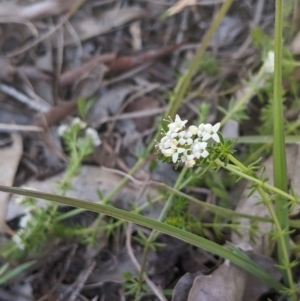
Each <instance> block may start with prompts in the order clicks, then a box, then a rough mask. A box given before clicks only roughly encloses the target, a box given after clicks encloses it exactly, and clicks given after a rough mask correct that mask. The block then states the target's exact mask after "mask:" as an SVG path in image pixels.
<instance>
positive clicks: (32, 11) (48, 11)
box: [0, 0, 73, 20]
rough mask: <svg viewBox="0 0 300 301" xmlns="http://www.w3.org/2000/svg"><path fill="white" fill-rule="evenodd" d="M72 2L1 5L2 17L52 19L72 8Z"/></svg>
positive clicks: (47, 1) (57, 0)
mask: <svg viewBox="0 0 300 301" xmlns="http://www.w3.org/2000/svg"><path fill="white" fill-rule="evenodd" d="M72 3H73V1H72V0H67V1H66V0H64V1H59V0H56V1H50V0H46V1H40V2H37V3H32V4H28V5H25V6H24V5H18V4H16V3H11V2H10V3H8V2H5V3H1V5H0V16H4V17H18V18H23V19H27V20H33V19H38V18H45V17H51V16H55V15H59V14H61V13H63V12H64V11H66V10H68V9H70V7H71V6H72Z"/></svg>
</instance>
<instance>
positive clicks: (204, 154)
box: [201, 149, 209, 158]
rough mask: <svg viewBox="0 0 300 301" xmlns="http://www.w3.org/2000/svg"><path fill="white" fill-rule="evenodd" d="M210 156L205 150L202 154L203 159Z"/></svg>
mask: <svg viewBox="0 0 300 301" xmlns="http://www.w3.org/2000/svg"><path fill="white" fill-rule="evenodd" d="M208 155H209V152H208V151H207V150H206V149H205V150H204V151H203V152H202V154H201V157H203V158H206V157H207V156H208Z"/></svg>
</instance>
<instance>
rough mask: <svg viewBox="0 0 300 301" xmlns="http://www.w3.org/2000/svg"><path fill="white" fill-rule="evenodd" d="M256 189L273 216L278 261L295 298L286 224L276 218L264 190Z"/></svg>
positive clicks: (295, 298) (294, 298)
mask: <svg viewBox="0 0 300 301" xmlns="http://www.w3.org/2000/svg"><path fill="white" fill-rule="evenodd" d="M257 191H258V192H259V194H260V195H261V197H262V198H263V201H264V204H265V205H266V206H267V207H268V209H269V212H270V214H271V216H272V218H273V221H274V223H275V226H276V229H277V232H278V235H277V236H278V238H277V243H278V246H277V247H278V248H279V247H280V248H281V250H282V253H281V255H282V258H280V263H281V264H282V266H283V267H284V271H285V273H286V277H287V283H286V284H287V285H288V286H289V288H290V289H291V292H292V293H293V294H292V296H291V297H292V300H295V301H296V300H297V297H296V293H295V284H294V281H293V275H292V270H291V267H290V266H289V262H290V258H289V256H290V255H289V253H288V249H287V248H286V242H285V236H286V234H287V235H288V233H289V232H288V231H287V230H288V226H287V227H286V228H282V226H281V224H280V221H279V219H278V216H277V214H276V212H275V210H274V208H273V205H272V203H271V201H270V199H269V198H268V196H267V194H266V193H265V192H264V190H263V189H262V188H261V187H259V188H257Z"/></svg>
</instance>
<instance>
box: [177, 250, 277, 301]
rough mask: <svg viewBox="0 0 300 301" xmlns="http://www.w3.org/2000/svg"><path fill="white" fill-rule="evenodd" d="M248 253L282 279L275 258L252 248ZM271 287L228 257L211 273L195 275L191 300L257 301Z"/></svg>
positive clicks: (273, 274)
mask: <svg viewBox="0 0 300 301" xmlns="http://www.w3.org/2000/svg"><path fill="white" fill-rule="evenodd" d="M246 254H247V255H248V256H249V257H250V258H252V259H253V260H254V261H255V262H256V263H257V264H258V265H260V266H261V267H262V268H263V269H264V270H266V271H267V273H269V274H271V275H272V276H273V277H274V278H276V279H277V280H279V279H280V278H281V272H280V270H279V269H278V268H276V267H275V262H274V261H273V259H271V258H269V257H265V256H262V255H259V254H255V253H253V252H252V251H248V252H246ZM269 289H270V287H269V286H268V285H267V284H265V283H264V282H262V281H261V280H259V279H258V278H257V277H255V276H254V275H252V274H250V273H248V272H246V271H245V270H243V269H241V268H240V267H238V266H236V265H234V264H233V263H231V262H230V261H227V260H226V261H225V262H224V263H223V264H222V265H221V266H220V267H219V268H218V269H216V270H215V271H214V272H213V273H212V274H211V275H208V276H205V275H200V276H197V277H196V278H195V280H194V283H193V286H192V288H191V289H190V291H189V295H188V299H187V301H215V300H222V301H232V300H235V301H253V300H257V298H258V297H259V296H260V295H261V294H263V293H265V292H267V291H268V290H269ZM174 291H176V290H174ZM183 300H184V299H178V301H183ZM172 301H174V299H172Z"/></svg>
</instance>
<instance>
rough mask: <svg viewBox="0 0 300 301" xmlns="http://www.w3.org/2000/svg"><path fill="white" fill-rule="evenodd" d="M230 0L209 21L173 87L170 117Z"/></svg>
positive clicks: (189, 82)
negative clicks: (195, 50) (192, 54)
mask: <svg viewBox="0 0 300 301" xmlns="http://www.w3.org/2000/svg"><path fill="white" fill-rule="evenodd" d="M232 2H233V0H226V1H225V2H224V3H223V4H222V6H221V8H220V10H219V11H218V13H217V14H216V16H215V18H214V19H213V21H212V22H211V25H210V27H209V29H208V31H207V32H206V34H205V36H204V37H203V39H202V42H201V45H200V47H199V49H198V50H197V52H196V54H195V56H194V57H193V59H192V61H191V63H190V66H189V69H188V70H187V72H186V73H185V74H184V76H183V78H182V81H180V82H178V85H177V86H176V88H175V89H174V93H175V95H174V102H173V105H172V106H171V107H170V108H171V110H170V116H171V117H172V118H174V116H175V114H176V112H177V110H178V108H179V105H180V103H181V102H182V100H183V98H184V97H185V95H186V93H187V90H188V88H189V86H190V84H191V81H192V78H193V76H194V75H195V73H196V71H197V69H198V66H199V62H200V61H201V59H202V57H203V55H204V53H205V50H206V48H207V46H208V44H209V42H210V40H211V39H212V37H213V35H214V33H215V31H216V30H217V29H218V27H219V26H220V23H221V22H222V20H223V17H224V16H225V15H226V13H227V11H228V10H229V8H230V7H231V4H232Z"/></svg>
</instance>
